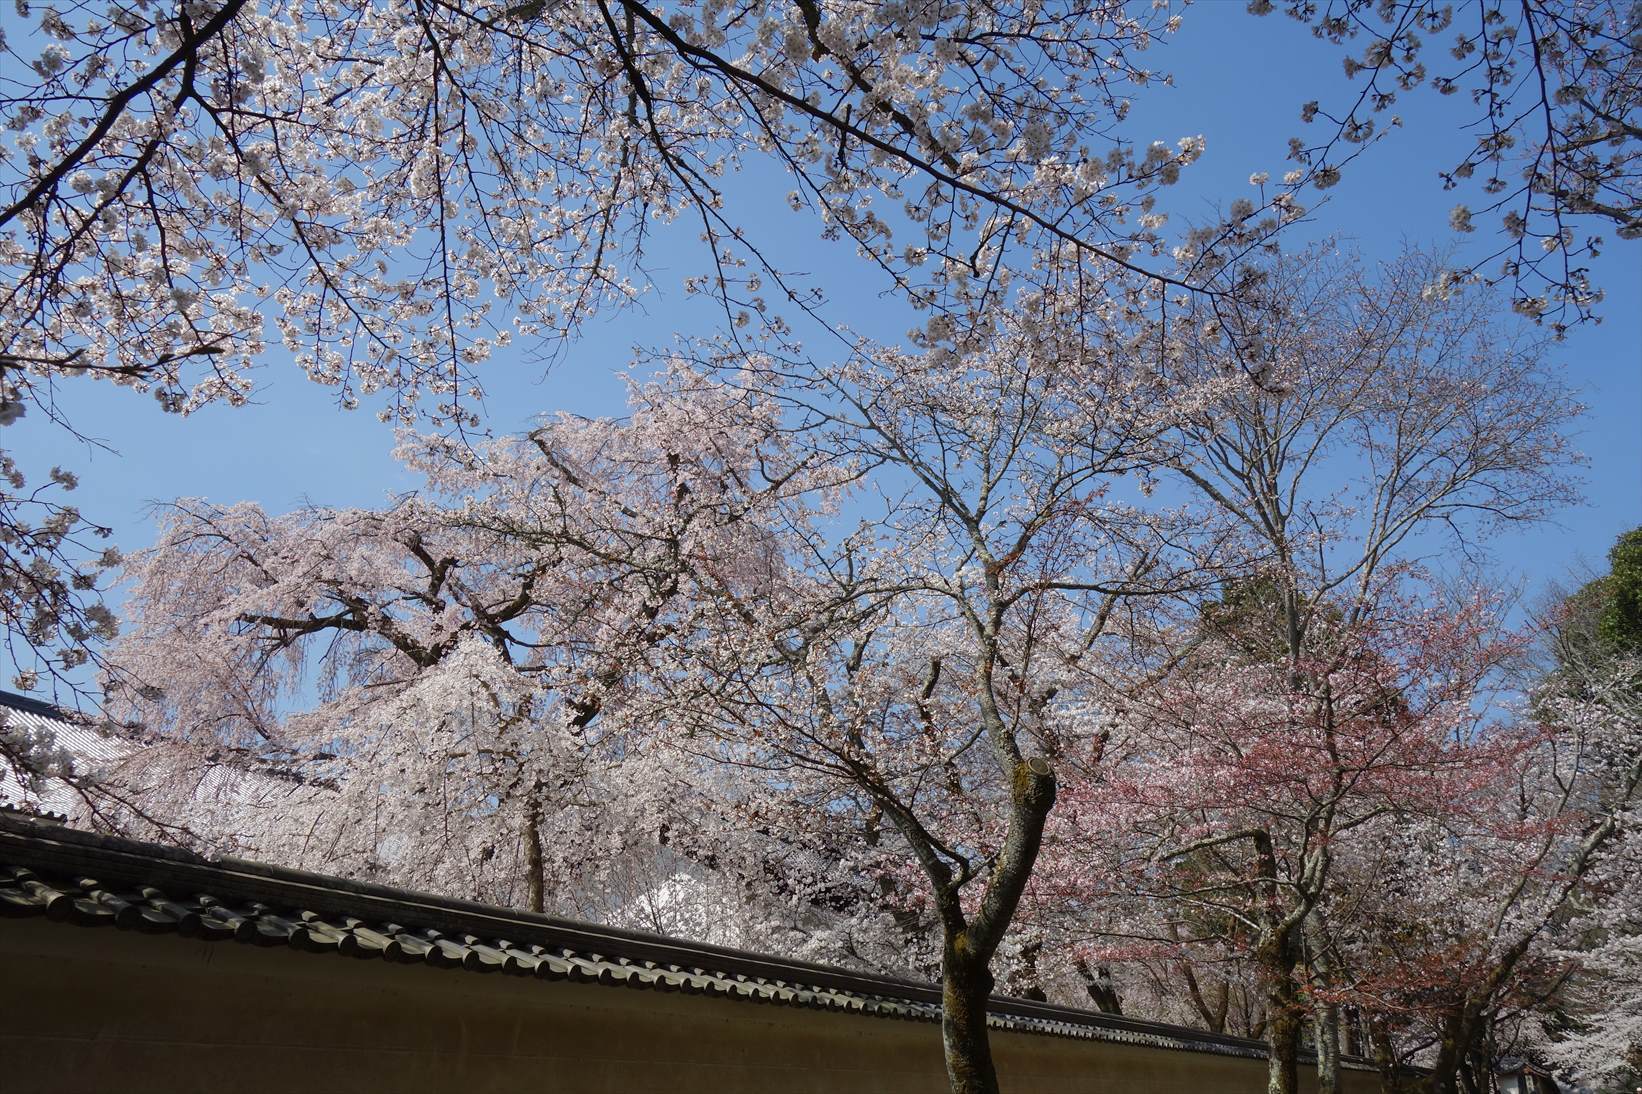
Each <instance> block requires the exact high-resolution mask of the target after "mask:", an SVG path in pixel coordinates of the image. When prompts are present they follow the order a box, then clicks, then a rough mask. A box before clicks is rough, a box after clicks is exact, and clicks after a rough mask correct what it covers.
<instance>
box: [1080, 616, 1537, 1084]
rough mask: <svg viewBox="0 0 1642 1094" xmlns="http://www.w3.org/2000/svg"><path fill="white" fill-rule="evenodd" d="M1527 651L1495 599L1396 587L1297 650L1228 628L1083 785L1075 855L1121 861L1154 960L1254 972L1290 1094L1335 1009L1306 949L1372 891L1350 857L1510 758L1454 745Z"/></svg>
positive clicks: (1454, 799) (1135, 923)
mask: <svg viewBox="0 0 1642 1094" xmlns="http://www.w3.org/2000/svg"><path fill="white" fill-rule="evenodd" d="M1210 626H1213V624H1210ZM1257 626H1259V627H1260V628H1261V629H1262V630H1264V631H1266V632H1267V633H1269V631H1270V630H1271V623H1270V621H1269V620H1267V619H1260V620H1259V621H1258V624H1257ZM1517 648H1518V646H1517V644H1516V643H1514V642H1510V641H1503V640H1501V639H1499V638H1498V637H1496V635H1495V633H1494V620H1493V613H1492V611H1491V610H1490V606H1489V605H1488V604H1487V603H1486V602H1483V601H1480V600H1477V599H1473V600H1470V601H1469V602H1466V603H1462V604H1459V605H1452V604H1446V603H1438V604H1433V605H1430V606H1421V605H1419V604H1418V603H1416V602H1414V601H1411V600H1409V599H1408V598H1406V597H1403V596H1398V595H1394V593H1393V591H1392V590H1391V589H1389V588H1388V589H1385V590H1383V591H1382V592H1381V595H1379V596H1377V597H1376V602H1375V605H1374V607H1373V609H1372V610H1371V611H1369V612H1364V613H1362V614H1361V616H1360V617H1359V618H1358V619H1356V620H1354V621H1347V620H1346V619H1345V618H1344V615H1343V613H1336V614H1335V615H1334V616H1333V618H1331V620H1330V621H1329V622H1326V623H1322V624H1319V625H1317V626H1316V627H1315V629H1314V631H1313V633H1312V635H1311V637H1310V639H1309V641H1308V646H1307V650H1306V652H1305V653H1304V654H1303V655H1302V656H1301V657H1299V658H1293V659H1289V658H1281V659H1270V658H1265V657H1261V656H1259V655H1258V654H1251V650H1250V647H1249V645H1248V644H1247V643H1245V642H1243V641H1239V640H1238V639H1237V638H1236V637H1235V636H1227V635H1225V634H1223V633H1222V634H1216V635H1212V636H1211V637H1208V638H1206V639H1205V640H1204V641H1203V642H1202V643H1201V644H1200V645H1199V647H1198V648H1197V649H1196V650H1194V651H1193V653H1192V654H1191V655H1190V657H1189V658H1188V660H1187V661H1186V663H1185V664H1183V665H1182V666H1180V667H1179V668H1178V669H1176V671H1175V672H1173V673H1172V674H1171V676H1170V678H1169V679H1168V680H1167V681H1165V682H1164V683H1162V684H1161V685H1159V686H1157V687H1155V688H1153V689H1151V690H1149V691H1148V692H1147V693H1146V694H1144V695H1138V696H1136V697H1135V698H1134V699H1132V700H1131V701H1130V702H1129V704H1128V707H1127V711H1126V715H1125V717H1124V719H1123V721H1122V724H1121V725H1120V726H1119V727H1118V728H1117V729H1116V730H1115V731H1114V735H1113V747H1114V748H1116V749H1118V750H1120V754H1121V755H1122V757H1123V759H1122V761H1121V762H1120V763H1118V764H1117V765H1116V766H1115V767H1113V768H1112V769H1111V770H1110V771H1109V773H1107V774H1106V775H1105V777H1103V778H1100V779H1098V780H1096V781H1093V782H1091V783H1090V784H1088V785H1087V786H1084V787H1080V788H1078V790H1076V791H1069V792H1068V795H1067V797H1068V801H1067V803H1066V804H1065V805H1064V806H1063V809H1062V811H1061V813H1060V814H1059V815H1058V816H1057V818H1056V823H1057V825H1062V826H1065V828H1066V835H1065V837H1064V839H1063V842H1064V844H1065V846H1066V847H1067V848H1068V853H1070V854H1074V855H1075V854H1076V848H1077V846H1078V845H1079V844H1081V843H1083V842H1085V841H1086V839H1087V837H1085V836H1083V835H1082V833H1084V832H1085V831H1086V830H1087V831H1089V832H1093V833H1097V834H1098V835H1097V836H1096V838H1097V839H1099V840H1101V841H1102V842H1103V843H1104V844H1105V845H1106V846H1107V847H1108V848H1109V852H1108V853H1110V852H1111V851H1116V852H1117V856H1118V858H1117V861H1116V862H1115V864H1108V866H1107V869H1111V868H1112V866H1113V865H1115V871H1114V872H1112V873H1109V874H1096V875H1095V876H1097V877H1101V878H1102V881H1101V882H1100V883H1098V884H1104V885H1107V886H1115V887H1116V892H1117V899H1119V900H1120V901H1124V900H1126V901H1138V902H1139V907H1137V908H1135V909H1133V910H1132V911H1131V913H1130V914H1131V916H1132V917H1134V918H1132V920H1131V926H1130V928H1129V929H1130V932H1131V933H1133V934H1134V935H1136V936H1137V937H1138V938H1140V939H1142V940H1145V941H1147V942H1149V944H1150V948H1151V949H1152V951H1153V953H1154V954H1159V955H1164V956H1166V955H1167V954H1168V953H1169V952H1171V951H1172V952H1173V953H1174V954H1175V955H1178V958H1179V959H1180V960H1184V961H1188V962H1197V961H1200V960H1201V959H1200V957H1199V954H1201V953H1207V954H1208V955H1209V956H1210V961H1207V962H1203V963H1204V964H1206V965H1209V966H1210V967H1212V964H1213V962H1214V961H1215V960H1219V961H1233V962H1236V963H1238V964H1241V965H1244V966H1246V967H1249V968H1251V969H1252V970H1254V971H1255V973H1256V976H1257V981H1258V985H1259V991H1260V993H1261V996H1262V998H1261V1000H1260V1002H1261V1007H1262V1010H1263V1011H1264V1031H1265V1036H1266V1039H1267V1042H1268V1045H1269V1046H1270V1051H1271V1069H1272V1070H1271V1082H1270V1087H1269V1088H1270V1089H1271V1090H1272V1091H1273V1092H1274V1094H1276V1092H1280V1091H1292V1090H1295V1089H1297V1086H1296V1084H1297V1082H1298V1076H1297V1063H1298V1050H1299V1046H1300V1036H1301V1031H1302V1028H1303V1026H1304V1025H1305V1023H1306V1019H1307V1014H1308V1011H1309V1010H1310V1009H1311V1008H1312V1006H1313V1005H1314V1004H1315V1003H1316V1002H1318V1001H1320V1000H1326V999H1327V998H1328V996H1327V991H1326V990H1325V991H1322V992H1318V993H1314V994H1315V995H1316V996H1317V998H1308V994H1307V991H1306V987H1307V983H1308V979H1312V978H1315V977H1316V975H1317V974H1318V973H1319V972H1321V971H1323V970H1318V969H1316V968H1313V967H1312V966H1311V964H1310V963H1309V962H1308V951H1311V952H1313V953H1315V952H1316V951H1317V950H1319V949H1320V948H1322V947H1319V946H1318V945H1317V943H1318V940H1319V939H1320V938H1321V937H1322V934H1323V931H1324V929H1325V928H1324V926H1323V923H1324V918H1325V916H1326V915H1327V914H1328V913H1329V912H1331V911H1333V910H1334V909H1337V908H1344V907H1348V906H1350V904H1351V903H1352V902H1353V900H1354V899H1355V897H1356V896H1357V895H1358V894H1357V893H1356V892H1355V890H1356V886H1357V885H1358V884H1359V883H1360V881H1361V879H1360V878H1358V877H1355V876H1353V875H1351V874H1346V875H1343V876H1342V875H1340V874H1338V873H1337V872H1336V861H1337V858H1338V857H1339V856H1340V854H1341V848H1342V847H1343V846H1348V845H1349V844H1350V843H1351V842H1352V841H1353V840H1356V839H1358V838H1361V836H1360V833H1361V832H1362V831H1363V830H1365V829H1370V826H1374V825H1376V824H1378V823H1379V822H1381V821H1382V820H1384V819H1385V818H1392V817H1396V818H1404V817H1409V816H1428V815H1446V814H1447V813H1448V812H1449V811H1450V810H1454V809H1462V808H1464V807H1465V806H1466V803H1468V802H1470V801H1471V799H1472V797H1473V796H1474V793H1475V787H1476V785H1477V784H1478V783H1479V782H1481V781H1485V780H1486V778H1487V777H1488V776H1489V775H1491V774H1492V772H1493V771H1494V770H1495V769H1496V768H1497V766H1498V764H1499V762H1500V756H1499V755H1498V754H1497V752H1498V751H1499V750H1498V749H1493V748H1487V747H1482V746H1480V745H1479V746H1477V747H1472V748H1467V749H1456V748H1455V747H1454V743H1455V742H1456V741H1466V740H1469V739H1471V738H1473V737H1474V736H1476V735H1477V734H1478V733H1479V732H1481V730H1480V727H1479V726H1478V720H1479V718H1481V717H1482V716H1483V715H1482V713H1481V712H1480V710H1479V699H1480V698H1483V697H1485V689H1486V685H1487V681H1488V678H1489V676H1490V675H1491V674H1492V673H1493V672H1494V671H1495V670H1496V669H1497V668H1498V667H1499V666H1500V665H1501V663H1502V662H1503V661H1504V660H1505V659H1507V658H1508V657H1509V656H1510V655H1512V654H1513V653H1514V652H1515V651H1516V649H1517ZM1502 747H1503V746H1502ZM1120 833H1121V834H1120ZM1091 865H1092V866H1093V867H1094V868H1095V869H1097V870H1098V869H1100V863H1099V862H1095V863H1092V864H1091ZM1090 872H1091V873H1093V872H1094V871H1093V870H1091V871H1090ZM1105 899H1107V900H1111V899H1112V893H1111V892H1110V891H1108V893H1107V894H1105ZM1308 931H1309V932H1310V938H1309V939H1308ZM1119 952H1120V953H1121V949H1119ZM1319 1017H1320V1018H1325V1019H1326V1018H1331V1017H1332V1014H1329V1013H1325V1014H1322V1015H1319Z"/></svg>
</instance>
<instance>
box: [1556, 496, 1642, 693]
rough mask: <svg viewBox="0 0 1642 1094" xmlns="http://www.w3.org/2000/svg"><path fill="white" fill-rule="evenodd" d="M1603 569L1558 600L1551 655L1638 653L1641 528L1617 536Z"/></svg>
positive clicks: (1641, 638)
mask: <svg viewBox="0 0 1642 1094" xmlns="http://www.w3.org/2000/svg"><path fill="white" fill-rule="evenodd" d="M1608 564H1609V570H1608V573H1606V574H1603V575H1602V576H1601V577H1599V578H1596V579H1595V580H1593V581H1589V582H1586V583H1585V585H1584V586H1582V587H1581V588H1580V589H1579V590H1578V591H1576V592H1574V593H1572V594H1570V595H1569V596H1568V597H1567V598H1566V599H1565V600H1564V601H1563V602H1562V609H1563V622H1562V625H1561V627H1560V628H1559V629H1558V634H1557V656H1558V658H1559V660H1561V661H1562V663H1563V666H1564V667H1565V668H1566V667H1568V666H1569V664H1570V662H1572V661H1575V660H1580V661H1588V660H1590V659H1591V658H1593V657H1594V658H1596V659H1598V660H1601V661H1608V660H1610V659H1612V658H1615V657H1636V656H1638V655H1642V528H1633V529H1631V530H1630V531H1629V532H1626V533H1624V534H1623V535H1621V536H1620V537H1619V538H1618V539H1617V540H1616V541H1615V542H1614V545H1613V548H1612V550H1610V551H1609V552H1608Z"/></svg>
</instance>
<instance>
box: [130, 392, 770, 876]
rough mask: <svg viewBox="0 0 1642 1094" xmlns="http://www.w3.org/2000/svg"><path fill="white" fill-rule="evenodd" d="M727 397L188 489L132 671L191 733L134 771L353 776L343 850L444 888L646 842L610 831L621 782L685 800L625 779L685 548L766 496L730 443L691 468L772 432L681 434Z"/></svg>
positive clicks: (162, 711)
mask: <svg viewBox="0 0 1642 1094" xmlns="http://www.w3.org/2000/svg"><path fill="white" fill-rule="evenodd" d="M709 396H710V393H708V392H705V391H695V392H685V391H679V392H675V393H673V394H671V395H669V396H667V397H666V398H662V397H661V396H659V395H657V396H656V397H655V401H654V402H651V403H650V404H649V405H647V406H645V407H642V408H640V409H639V410H638V411H636V413H635V416H634V419H633V421H632V422H631V423H630V424H627V425H624V426H619V427H618V426H616V425H614V424H612V423H588V422H578V421H572V420H568V419H566V420H560V421H556V422H553V423H549V424H548V425H546V426H544V427H542V428H541V429H539V430H537V431H536V432H534V433H533V434H532V435H531V436H529V437H525V438H512V439H508V440H506V441H499V442H496V443H494V444H492V445H489V446H486V447H483V448H481V449H479V450H473V449H470V448H469V447H467V446H466V445H464V444H461V443H459V442H451V441H444V440H440V439H437V438H424V439H410V440H407V442H406V444H405V447H404V448H403V449H402V451H401V455H402V457H403V458H404V459H405V460H406V461H407V462H408V463H409V464H410V465H411V466H412V467H414V468H417V469H418V470H420V471H422V472H423V473H424V474H425V475H426V476H427V480H428V487H427V491H426V492H425V493H421V494H417V495H413V496H409V497H406V498H403V499H400V500H399V501H398V502H397V503H396V504H394V505H391V506H389V507H388V508H386V509H383V510H304V511H299V512H297V513H294V514H291V515H289V516H285V517H270V516H268V515H267V514H265V513H264V512H263V511H262V510H261V509H260V508H259V507H257V506H254V505H239V506H234V507H229V508H221V507H216V506H211V505H207V504H205V503H200V502H186V501H185V502H180V503H178V504H177V505H175V506H174V507H172V509H171V510H170V512H169V514H168V516H167V518H166V521H165V524H164V526H163V529H162V535H161V537H160V540H159V542H158V543H157V544H156V546H155V547H154V548H153V549H151V550H149V551H146V552H144V553H142V554H141V555H140V556H136V557H135V558H134V559H133V560H132V562H131V563H130V566H129V572H130V575H131V578H132V581H133V601H132V603H133V611H132V617H131V623H132V627H131V632H130V633H129V635H128V636H127V637H126V638H125V639H124V640H123V641H122V643H121V645H120V647H119V649H118V651H117V652H118V656H117V658H116V660H115V663H114V669H113V672H112V674H111V677H110V681H109V690H110V707H111V709H112V710H115V711H116V712H118V711H120V710H121V708H125V709H126V711H127V712H129V713H130V714H132V715H134V716H138V717H140V719H141V721H142V722H143V723H144V724H145V725H147V726H149V727H150V728H151V729H154V730H158V731H163V732H164V733H165V735H166V742H167V745H168V747H167V748H165V749H156V750H149V751H148V752H146V753H144V754H143V756H142V757H141V758H140V759H139V760H136V761H133V763H132V764H131V765H129V767H128V770H127V771H125V772H124V773H123V777H124V778H125V780H126V781H127V782H129V783H131V784H133V785H134V786H141V787H146V788H148V790H149V792H150V793H151V794H152V793H153V792H156V791H158V790H161V789H163V788H164V787H166V786H168V785H170V786H173V787H182V788H186V789H187V791H188V793H192V787H191V786H190V785H189V780H190V778H192V779H197V778H199V777H200V776H201V775H202V774H203V773H204V772H206V771H209V770H210V769H211V767H212V758H213V757H218V756H249V757H252V758H254V759H255V761H256V762H258V763H264V764H274V765H280V766H283V767H286V768H288V769H290V770H292V771H294V772H296V773H298V774H299V775H301V776H302V777H303V778H305V779H307V780H309V781H315V782H318V783H320V784H327V783H328V784H333V785H334V786H337V787H340V791H341V792H340V795H338V794H333V793H327V794H322V795H320V798H319V799H316V802H315V804H316V805H323V806H324V810H325V812H326V813H327V815H328V817H329V818H330V819H329V821H328V825H329V829H330V831H329V832H328V833H327V834H326V835H325V836H324V837H323V838H324V839H325V840H330V841H334V840H337V839H341V840H343V841H344V842H343V843H342V844H335V843H334V842H331V843H324V844H323V846H322V850H323V856H324V857H323V861H326V862H330V863H343V864H346V865H347V866H349V867H350V868H351V869H353V870H356V871H358V872H363V873H370V872H372V871H379V872H385V871H391V873H392V874H393V876H395V877H397V878H400V879H401V880H404V881H416V882H419V883H437V884H439V885H440V886H441V887H450V886H451V885H452V884H453V881H452V879H450V878H444V877H432V876H428V875H425V874H423V873H422V872H421V871H423V870H424V869H434V868H437V869H444V868H450V869H457V870H460V871H466V873H467V875H471V876H477V875H479V874H489V873H497V874H501V875H506V876H509V877H512V878H519V877H522V878H525V879H526V881H527V885H528V898H527V900H526V902H527V903H528V904H529V905H531V906H534V907H538V908H539V907H541V906H543V904H544V902H545V900H546V896H547V895H546V892H545V888H546V884H547V880H548V878H549V877H550V876H551V877H556V878H560V879H562V877H563V873H562V871H560V872H558V873H555V872H554V871H553V870H552V869H550V868H549V867H550V865H551V864H549V863H547V862H546V858H547V856H549V855H550V854H556V853H567V854H577V855H583V856H585V857H586V859H587V860H588V861H598V860H600V859H604V860H608V861H619V860H621V859H622V858H623V857H624V856H623V854H622V853H621V849H620V848H612V847H609V846H601V845H600V844H599V840H598V839H596V838H595V835H596V834H597V833H600V832H604V833H607V834H608V836H609V838H612V839H619V838H620V834H621V833H622V832H623V831H624V828H623V826H622V825H621V824H620V823H618V822H617V821H616V818H615V811H616V808H617V807H616V804H615V803H618V802H622V801H626V802H629V803H630V804H631V806H632V808H633V810H634V813H633V814H632V816H633V818H634V823H635V824H648V825H649V826H650V831H651V832H652V834H653V832H654V828H655V824H656V823H658V822H657V821H655V820H646V819H643V818H646V817H658V818H659V817H661V816H663V815H664V811H662V810H659V809H657V808H656V802H655V800H653V799H649V798H644V797H641V796H638V795H634V794H631V793H619V792H618V790H619V788H618V787H617V786H616V785H614V784H612V783H611V782H609V781H608V780H609V779H611V778H614V772H615V770H616V768H617V767H618V766H619V762H620V761H621V760H624V759H625V756H624V753H625V751H626V750H627V749H628V747H629V741H628V734H627V731H628V729H629V728H630V727H628V726H627V723H626V722H624V721H623V719H622V717H621V714H620V711H621V709H622V704H623V702H624V700H623V698H622V697H623V696H624V695H625V694H627V692H628V691H629V690H630V689H631V688H633V687H634V686H636V681H637V680H639V679H641V678H642V677H641V676H640V675H639V674H638V673H637V668H638V665H639V663H641V662H642V658H643V651H644V650H645V649H646V648H648V647H650V646H654V645H655V644H657V643H658V642H660V641H662V640H663V639H664V638H665V637H666V636H667V635H668V633H669V628H670V626H671V623H670V613H672V612H673V611H675V610H676V599H677V597H678V595H679V592H680V588H679V580H680V578H679V560H680V559H681V558H682V557H684V555H685V554H687V553H690V552H695V551H710V552H711V553H712V554H713V555H715V556H717V557H721V558H726V559H728V558H730V557H732V556H733V554H734V551H735V549H736V546H737V543H738V542H739V541H736V540H734V539H727V540H724V541H723V542H721V543H713V542H712V541H714V540H715V539H716V538H717V537H720V536H723V535H724V534H725V529H724V527H723V521H725V520H727V519H739V517H741V516H745V514H746V511H747V510H748V509H749V508H750V507H753V506H755V505H756V504H757V502H756V500H755V499H754V498H753V497H752V496H751V495H750V494H747V495H743V496H741V497H736V498H733V497H730V496H729V495H727V494H723V493H720V492H717V491H716V490H714V489H713V488H712V484H721V485H722V487H723V489H726V490H733V489H734V487H733V485H732V484H733V483H734V482H736V481H741V480H739V479H738V477H735V476H729V477H726V476H724V475H723V474H722V473H721V472H718V471H714V470H713V469H712V467H711V466H710V465H709V466H705V467H700V468H698V470H697V471H696V472H694V474H696V475H697V476H698V477H697V485H696V486H695V487H694V488H687V487H685V486H684V484H683V483H684V480H683V479H682V478H680V476H685V475H690V474H692V472H691V471H690V470H689V467H688V466H687V465H686V463H685V462H684V461H686V460H704V461H713V460H718V459H735V460H740V459H756V458H757V457H758V455H764V456H766V457H767V456H770V455H771V453H770V452H769V450H768V449H767V448H760V446H759V445H757V444H756V443H745V442H747V437H746V435H744V434H741V433H736V432H733V431H730V430H729V429H728V428H727V427H726V426H725V425H724V424H723V423H719V424H718V425H716V426H715V429H716V432H715V433H713V434H711V435H712V436H714V437H716V438H717V440H718V443H719V444H720V445H722V447H721V448H715V447H708V448H703V447H702V442H700V441H695V440H692V441H691V442H690V447H689V450H688V452H687V453H685V452H684V451H683V450H681V449H679V448H678V446H677V441H678V440H679V438H681V437H684V436H688V435H689V434H690V432H691V431H692V430H699V429H700V428H701V426H702V425H703V424H704V423H706V422H709V421H715V419H716V416H717V415H718V414H719V413H721V412H722V400H721V401H720V404H718V405H716V406H715V404H714V403H713V402H711V401H710V398H709ZM755 466H756V465H755ZM766 466H767V465H766ZM620 468H642V469H643V474H642V475H640V474H639V473H637V472H634V473H632V474H629V475H628V477H627V478H626V479H625V480H624V487H625V489H624V492H623V494H622V495H621V496H620V497H613V496H611V495H610V494H609V493H608V492H606V491H603V490H597V491H595V490H589V489H586V488H585V487H583V486H581V485H579V484H582V483H584V482H587V481H589V480H599V479H601V478H602V477H604V476H608V475H613V474H616V473H617V472H616V470H615V469H620ZM373 757H380V760H378V761H375V762H373V759H372V758H373ZM150 764H155V765H159V766H158V767H157V768H156V769H154V770H148V769H147V765H150ZM361 769H363V770H365V771H367V772H368V774H366V775H363V776H355V775H353V774H352V772H354V771H358V770H361ZM646 785H649V784H647V783H646V782H645V781H644V780H642V779H636V780H635V781H634V786H646ZM657 793H658V794H659V793H661V791H660V790H659V788H658V790H657ZM391 811H397V814H396V815H393V816H389V815H388V813H389V812H391ZM182 815H184V816H186V813H184V814H182ZM550 824H552V825H561V826H568V828H565V829H563V830H559V829H552V830H549V829H548V827H547V826H549V825H550ZM544 832H545V833H549V835H550V836H551V838H549V835H544ZM521 836H522V838H521ZM315 838H319V837H315ZM347 841H352V843H351V844H350V843H348V842H347ZM423 841H425V844H424V842H423ZM277 850H278V852H279V854H280V857H287V856H288V855H289V854H290V851H289V849H285V848H280V849H277ZM504 852H505V853H504ZM390 855H391V856H395V857H396V859H397V864H394V865H392V866H391V867H390V866H389V865H386V864H384V862H383V860H384V858H385V857H386V856H390ZM481 864H483V868H481Z"/></svg>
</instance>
